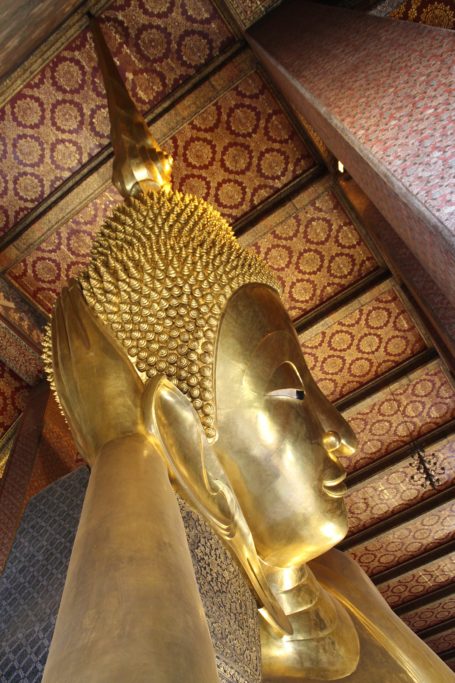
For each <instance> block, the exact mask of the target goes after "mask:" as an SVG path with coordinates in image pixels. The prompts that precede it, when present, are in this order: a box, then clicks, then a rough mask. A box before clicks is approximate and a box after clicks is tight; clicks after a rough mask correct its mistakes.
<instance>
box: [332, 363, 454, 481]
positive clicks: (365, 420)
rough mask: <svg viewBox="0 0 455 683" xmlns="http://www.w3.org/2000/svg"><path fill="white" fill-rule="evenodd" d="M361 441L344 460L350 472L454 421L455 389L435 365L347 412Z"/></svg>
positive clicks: (389, 387) (411, 375)
mask: <svg viewBox="0 0 455 683" xmlns="http://www.w3.org/2000/svg"><path fill="white" fill-rule="evenodd" d="M344 417H345V418H346V419H347V420H348V422H349V424H350V425H351V426H352V428H353V429H354V431H355V433H356V434H357V437H358V440H359V446H358V449H357V452H356V453H355V454H354V455H353V456H352V457H350V458H343V465H344V467H345V468H346V469H347V471H348V472H353V471H355V470H357V469H360V468H361V467H365V466H366V465H368V464H369V463H371V462H374V461H375V460H377V459H378V458H381V457H382V456H384V455H386V454H387V453H390V452H391V451H394V450H395V449H397V448H400V447H401V446H404V445H405V444H406V443H409V441H411V440H412V439H416V438H417V437H419V436H422V435H423V434H427V433H428V432H431V431H432V430H433V429H435V428H436V427H439V426H440V425H442V424H445V423H446V422H448V421H449V420H451V419H453V418H455V389H454V387H453V386H452V383H451V382H450V381H449V379H448V377H447V375H446V373H445V371H444V369H443V367H442V365H441V363H440V362H439V361H436V362H434V363H430V364H429V365H428V366H426V367H423V368H420V369H419V370H416V371H415V372H413V373H411V374H410V375H408V376H407V377H405V378H404V379H403V380H400V381H399V382H396V383H394V384H392V385H390V386H388V387H387V388H386V389H384V390H382V391H381V392H380V393H378V394H376V395H375V396H373V397H372V398H369V399H367V400H366V401H363V402H362V403H359V404H358V405H355V406H354V407H353V408H350V409H349V410H346V411H345V412H344Z"/></svg>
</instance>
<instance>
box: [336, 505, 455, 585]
mask: <svg viewBox="0 0 455 683" xmlns="http://www.w3.org/2000/svg"><path fill="white" fill-rule="evenodd" d="M453 538H455V502H453V503H452V502H451V503H445V504H444V505H441V506H439V507H438V508H436V509H435V510H432V511H431V512H428V513H426V514H424V515H421V516H420V517H417V518H416V519H413V520H412V521H410V522H407V523H406V524H401V525H400V526H398V527H396V528H395V529H392V530H391V531H388V532H386V533H384V534H381V535H380V536H377V537H376V538H373V539H372V540H370V541H365V542H364V543H360V544H359V545H357V546H355V547H354V548H351V549H350V550H349V551H348V553H349V554H350V555H351V557H353V558H354V560H356V561H357V562H358V563H359V564H360V566H361V567H362V569H364V570H365V571H366V573H367V574H368V575H369V576H374V574H378V573H379V572H382V571H385V570H386V569H390V568H391V567H394V566H396V565H398V564H401V563H402V562H406V561H407V560H410V559H411V558H413V557H417V556H418V555H421V554H422V553H424V552H426V551H427V550H431V549H432V548H436V547H438V546H439V545H441V544H442V543H446V542H447V541H449V540H451V539H453Z"/></svg>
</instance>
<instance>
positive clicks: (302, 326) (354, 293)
mask: <svg viewBox="0 0 455 683" xmlns="http://www.w3.org/2000/svg"><path fill="white" fill-rule="evenodd" d="M389 278H390V272H389V271H388V270H387V269H386V268H377V269H376V270H373V271H372V272H371V273H368V274H367V275H365V276H364V277H363V278H362V279H361V280H359V281H358V282H354V283H353V284H352V285H349V287H347V288H346V289H344V290H343V291H341V292H338V294H335V295H334V296H332V297H331V298H330V299H327V301H324V302H323V303H322V304H319V306H316V308H314V309H313V310H312V311H308V313H304V314H303V315H302V316H300V318H298V319H297V320H296V321H295V323H294V327H295V330H296V332H297V334H302V332H304V331H305V330H307V329H309V328H310V327H313V325H316V323H318V322H319V321H320V320H322V319H323V318H325V317H326V316H329V315H332V314H333V313H335V312H336V311H338V310H339V309H341V308H343V307H344V306H347V305H348V304H350V303H351V302H352V301H354V300H355V299H357V298H358V297H360V296H363V295H364V294H366V293H367V292H369V291H370V290H371V289H373V287H377V286H378V285H380V284H382V283H383V282H385V281H386V280H388V279H389Z"/></svg>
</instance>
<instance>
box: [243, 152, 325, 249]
mask: <svg viewBox="0 0 455 683" xmlns="http://www.w3.org/2000/svg"><path fill="white" fill-rule="evenodd" d="M326 174H327V170H326V168H325V166H323V165H322V164H316V165H315V166H313V167H312V168H309V169H308V171H305V173H302V175H300V176H298V177H297V178H295V179H294V180H292V181H291V182H290V183H288V184H287V185H284V186H283V187H282V188H281V189H280V190H278V192H276V193H275V194H274V195H272V196H271V197H268V198H267V199H265V200H264V201H263V202H261V204H258V205H257V206H255V207H253V208H252V209H251V211H248V212H247V213H246V214H245V215H244V216H241V217H240V218H239V219H238V220H237V221H235V223H234V224H233V226H232V229H233V230H234V233H235V235H236V237H240V236H241V235H244V234H245V233H247V232H248V230H250V229H251V228H254V226H255V225H256V224H257V223H258V222H259V221H260V220H264V218H266V216H268V215H269V214H271V213H272V212H273V211H276V210H277V209H279V208H280V206H282V205H283V204H286V202H288V201H289V200H290V199H292V198H293V197H294V196H296V195H297V194H298V193H299V192H301V191H302V190H303V189H305V188H306V187H309V186H310V185H312V184H313V183H314V182H316V181H317V180H319V179H320V178H322V177H323V176H325V175H326Z"/></svg>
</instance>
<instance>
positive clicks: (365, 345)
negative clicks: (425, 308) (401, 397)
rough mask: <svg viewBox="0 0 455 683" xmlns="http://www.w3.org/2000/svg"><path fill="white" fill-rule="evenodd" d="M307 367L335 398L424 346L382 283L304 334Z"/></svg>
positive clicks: (303, 345) (397, 300) (395, 296)
mask: <svg viewBox="0 0 455 683" xmlns="http://www.w3.org/2000/svg"><path fill="white" fill-rule="evenodd" d="M300 340H301V345H302V350H303V353H304V354H305V358H306V361H307V363H308V367H309V368H310V371H311V373H312V375H313V377H314V378H315V380H316V381H317V382H318V384H319V386H320V388H321V389H322V391H323V392H324V393H325V394H326V396H327V397H328V398H329V399H330V400H331V401H334V400H336V399H338V398H341V397H342V396H345V395H346V394H349V393H350V392H351V391H354V389H357V388H358V387H360V386H362V385H363V384H366V383H367V382H368V381H370V380H372V379H374V378H375V377H378V376H380V375H382V374H383V373H384V372H386V371H387V370H390V368H393V367H395V366H396V365H398V364H399V363H401V362H403V361H405V360H406V359H407V358H411V357H412V356H414V355H415V354H416V353H418V352H419V351H422V350H423V349H424V348H425V343H424V341H423V339H422V337H421V335H420V334H419V332H418V330H417V328H416V327H415V325H414V323H413V321H412V320H411V318H410V316H409V314H408V313H407V312H406V310H405V308H404V306H403V304H402V302H401V300H400V299H399V297H398V295H397V293H396V291H395V290H394V289H393V288H392V287H390V286H388V287H387V286H386V287H385V288H384V287H383V286H381V287H380V288H379V289H375V290H374V291H372V292H370V293H369V295H368V296H367V297H366V298H361V299H357V300H356V301H355V303H354V304H350V305H348V306H346V307H345V308H343V309H342V311H341V312H337V313H335V314H334V315H332V316H329V317H328V318H327V319H326V320H324V322H323V323H321V324H318V325H317V326H315V327H314V328H312V329H311V330H308V331H307V332H305V333H304V334H302V335H301V336H300Z"/></svg>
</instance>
